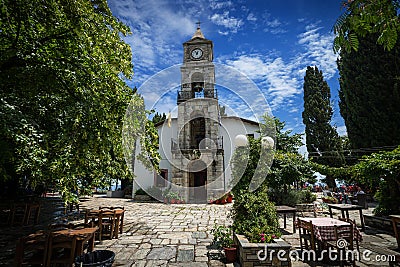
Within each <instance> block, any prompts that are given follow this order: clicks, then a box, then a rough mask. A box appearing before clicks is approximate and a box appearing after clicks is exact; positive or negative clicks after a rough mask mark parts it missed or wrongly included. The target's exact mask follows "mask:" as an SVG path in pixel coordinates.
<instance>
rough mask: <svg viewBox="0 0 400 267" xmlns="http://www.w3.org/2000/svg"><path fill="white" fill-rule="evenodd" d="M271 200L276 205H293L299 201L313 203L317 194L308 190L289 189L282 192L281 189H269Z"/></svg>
mask: <svg viewBox="0 0 400 267" xmlns="http://www.w3.org/2000/svg"><path fill="white" fill-rule="evenodd" d="M269 196H270V199H271V201H273V202H274V203H275V204H276V205H287V206H292V207H294V206H295V205H296V204H300V203H313V202H314V201H315V200H316V199H317V196H316V195H315V194H313V193H312V192H311V191H310V190H308V189H307V190H289V191H287V193H284V192H283V190H271V191H269Z"/></svg>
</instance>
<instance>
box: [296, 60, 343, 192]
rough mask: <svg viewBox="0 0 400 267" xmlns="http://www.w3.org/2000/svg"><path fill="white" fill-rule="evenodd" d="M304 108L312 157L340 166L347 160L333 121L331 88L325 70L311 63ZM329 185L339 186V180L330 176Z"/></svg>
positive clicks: (315, 160) (306, 78)
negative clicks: (343, 155) (340, 151)
mask: <svg viewBox="0 0 400 267" xmlns="http://www.w3.org/2000/svg"><path fill="white" fill-rule="evenodd" d="M303 89H304V111H303V114H302V115H303V123H304V124H305V132H306V146H307V151H308V153H309V158H310V159H311V160H312V161H314V162H316V163H319V164H324V165H328V166H332V167H338V166H341V165H342V164H343V158H342V156H341V154H340V153H339V150H340V149H339V148H340V145H339V144H340V143H339V136H338V134H337V132H336V129H335V128H334V127H333V126H332V125H331V120H332V114H333V110H332V106H331V101H330V98H331V92H330V88H329V86H328V84H327V82H326V81H325V80H324V77H323V74H322V71H320V70H318V68H317V67H316V66H315V67H310V66H308V67H307V71H306V75H305V76H304V85H303ZM327 184H328V186H329V187H335V186H336V184H335V181H334V179H333V178H331V177H327Z"/></svg>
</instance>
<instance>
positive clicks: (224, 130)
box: [135, 117, 259, 189]
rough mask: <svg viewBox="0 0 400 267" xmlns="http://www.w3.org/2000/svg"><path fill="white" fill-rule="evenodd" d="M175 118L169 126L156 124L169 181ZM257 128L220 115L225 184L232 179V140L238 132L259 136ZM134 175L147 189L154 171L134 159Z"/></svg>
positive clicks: (162, 167)
mask: <svg viewBox="0 0 400 267" xmlns="http://www.w3.org/2000/svg"><path fill="white" fill-rule="evenodd" d="M177 127H178V125H177V119H176V118H173V119H172V121H171V127H168V125H167V123H164V124H162V125H160V126H158V134H159V137H160V140H159V143H160V150H159V152H160V156H161V161H160V169H168V180H169V181H171V175H172V167H171V164H170V161H172V153H171V139H172V138H173V139H175V140H177V139H178V138H177V136H178V129H177ZM258 130H259V127H258V125H256V124H253V123H249V122H246V121H243V120H241V119H240V118H238V117H222V118H221V126H220V127H219V136H222V137H223V146H224V155H225V157H224V169H225V185H226V186H228V185H229V181H230V180H231V179H232V176H231V169H230V164H229V163H230V159H231V157H232V153H233V152H234V149H235V146H234V140H235V137H236V136H237V135H239V134H244V135H247V134H254V137H255V138H257V137H259V134H258V133H257V132H256V131H258ZM139 152H140V144H139V142H138V148H137V150H136V154H138V153H139ZM135 175H136V184H137V185H139V186H140V187H141V188H143V189H147V188H148V187H151V186H153V185H154V172H153V171H149V170H147V169H146V168H145V167H144V166H143V164H142V163H141V162H140V161H139V160H137V159H136V161H135Z"/></svg>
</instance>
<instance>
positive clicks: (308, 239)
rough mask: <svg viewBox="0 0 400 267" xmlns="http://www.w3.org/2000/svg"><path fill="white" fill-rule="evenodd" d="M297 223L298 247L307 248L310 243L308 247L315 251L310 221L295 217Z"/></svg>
mask: <svg viewBox="0 0 400 267" xmlns="http://www.w3.org/2000/svg"><path fill="white" fill-rule="evenodd" d="M297 225H298V227H299V236H300V249H301V250H303V249H307V250H308V249H309V245H310V248H311V249H312V250H313V251H316V242H315V236H314V230H313V225H312V222H311V221H310V222H308V221H302V220H300V219H297ZM303 242H304V244H303Z"/></svg>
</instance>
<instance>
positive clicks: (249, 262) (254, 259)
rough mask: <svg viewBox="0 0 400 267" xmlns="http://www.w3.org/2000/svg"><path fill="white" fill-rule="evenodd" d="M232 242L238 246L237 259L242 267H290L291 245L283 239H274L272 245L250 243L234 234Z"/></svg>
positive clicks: (241, 236)
mask: <svg viewBox="0 0 400 267" xmlns="http://www.w3.org/2000/svg"><path fill="white" fill-rule="evenodd" d="M234 242H235V244H236V245H237V246H238V257H239V262H240V266H242V267H256V266H257V267H258V266H289V267H290V266H292V263H291V261H290V254H289V253H290V248H291V245H289V244H288V243H286V242H285V241H284V240H283V239H280V238H278V239H274V242H272V243H250V242H249V241H248V240H247V238H246V237H245V236H243V235H238V234H235V235H234ZM260 251H262V252H260ZM265 252H267V255H265ZM259 255H260V257H259ZM264 258H265V259H264Z"/></svg>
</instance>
